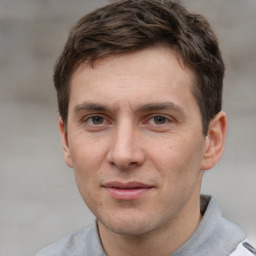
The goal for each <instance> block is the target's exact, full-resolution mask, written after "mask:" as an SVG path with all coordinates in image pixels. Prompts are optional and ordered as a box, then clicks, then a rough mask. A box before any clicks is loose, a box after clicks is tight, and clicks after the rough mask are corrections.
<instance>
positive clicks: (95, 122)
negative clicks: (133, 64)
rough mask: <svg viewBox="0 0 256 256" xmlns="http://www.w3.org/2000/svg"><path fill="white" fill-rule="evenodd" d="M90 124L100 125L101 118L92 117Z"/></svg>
mask: <svg viewBox="0 0 256 256" xmlns="http://www.w3.org/2000/svg"><path fill="white" fill-rule="evenodd" d="M92 122H93V123H94V124H102V122H103V117H101V116H94V117H93V118H92Z"/></svg>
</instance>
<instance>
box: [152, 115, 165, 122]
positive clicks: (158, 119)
mask: <svg viewBox="0 0 256 256" xmlns="http://www.w3.org/2000/svg"><path fill="white" fill-rule="evenodd" d="M154 121H155V123H156V124H165V122H166V119H165V117H163V116H155V117H154Z"/></svg>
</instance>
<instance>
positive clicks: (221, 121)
mask: <svg viewBox="0 0 256 256" xmlns="http://www.w3.org/2000/svg"><path fill="white" fill-rule="evenodd" d="M226 131H227V117H226V114H225V113H224V112H223V111H221V112H219V113H218V114H217V115H216V116H215V117H214V119H212V120H211V122H210V124H209V129H208V134H207V136H206V138H205V140H206V141H205V152H204V158H203V161H202V165H201V169H202V170H208V169H211V168H212V167H213V166H214V165H215V164H216V163H217V162H218V161H219V160H220V159H221V157H222V154H223V151H224V145H225V138H226Z"/></svg>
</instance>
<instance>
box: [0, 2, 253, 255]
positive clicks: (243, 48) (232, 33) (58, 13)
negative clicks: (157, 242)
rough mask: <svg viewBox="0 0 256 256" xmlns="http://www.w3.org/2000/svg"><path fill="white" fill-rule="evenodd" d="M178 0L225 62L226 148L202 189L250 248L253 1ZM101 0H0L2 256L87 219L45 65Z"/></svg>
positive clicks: (28, 251) (38, 244)
mask: <svg viewBox="0 0 256 256" xmlns="http://www.w3.org/2000/svg"><path fill="white" fill-rule="evenodd" d="M181 2H182V3H183V4H184V5H185V6H187V7H188V8H189V9H190V10H192V11H195V12H199V13H201V14H203V15H205V16H206V17H207V18H208V19H209V21H210V23H211V24H212V26H213V28H214V30H215V31H216V33H217V35H218V37H219V41H220V46H221V49H222V52H223V56H224V60H225V63H226V68H227V73H226V77H225V90H224V110H225V111H226V112H227V115H228V121H229V128H228V137H227V144H226V151H225V154H224V157H223V159H222V160H221V162H220V163H219V164H218V165H217V166H216V167H215V168H214V169H212V170H211V171H208V172H207V173H206V175H205V178H204V183H203V189H202V190H203V193H206V194H213V195H214V196H215V197H216V199H217V201H218V202H219V204H220V206H221V208H222V210H223V214H224V216H225V217H226V218H228V219H229V220H231V221H234V222H236V223H237V224H239V225H240V226H241V227H243V228H244V230H245V231H246V233H247V235H248V239H249V241H250V242H251V243H252V244H253V245H254V246H256V167H255V163H254V160H255V158H256V135H255V131H256V50H255V47H256V1H255V0H243V1H242V0H225V1H222V0H184V1H181ZM105 3H106V1H103V0H73V1H70V0H0V163H1V167H0V256H28V255H33V254H34V253H35V252H36V251H38V250H39V249H40V248H42V247H44V246H45V245H47V244H49V243H51V242H53V241H55V240H57V239H59V238H60V237H62V236H64V235H65V234H67V233H70V232H73V231H76V230H77V229H79V228H81V227H84V226H86V225H88V223H90V222H91V220H92V219H93V216H92V214H91V213H90V212H89V211H88V209H87V208H86V206H85V205H84V203H83V201H82V199H81V198H80V195H79V193H78V190H77V188H76V184H75V181H74V177H73V172H72V170H71V169H69V168H68V167H66V166H65V164H64V162H63V158H62V152H61V145H60V139H59V134H58V127H57V104H56V96H55V90H54V88H53V82H52V67H53V65H54V63H55V60H56V58H57V57H58V56H59V54H60V52H61V50H62V48H63V46H64V43H65V41H66V38H67V35H68V32H69V30H70V28H71V27H72V26H73V25H74V24H75V22H76V21H77V20H78V19H79V18H80V17H81V16H83V15H84V14H85V13H87V12H88V11H90V10H92V9H94V8H96V7H99V6H102V5H103V4H105Z"/></svg>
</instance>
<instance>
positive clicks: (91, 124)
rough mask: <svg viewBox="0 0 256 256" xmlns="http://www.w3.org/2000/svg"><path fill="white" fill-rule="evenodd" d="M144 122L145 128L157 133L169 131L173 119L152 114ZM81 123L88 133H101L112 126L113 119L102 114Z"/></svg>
mask: <svg viewBox="0 0 256 256" xmlns="http://www.w3.org/2000/svg"><path fill="white" fill-rule="evenodd" d="M95 119H96V120H95ZM97 119H98V120H97ZM144 120H145V121H143V123H142V125H143V127H145V128H146V127H148V129H152V130H156V131H164V130H166V129H169V128H168V127H169V125H170V124H171V123H173V118H172V117H170V116H166V115H163V114H151V115H148V116H147V117H146V118H145V119H144ZM81 122H82V123H83V124H84V125H85V127H86V129H88V131H101V130H105V129H107V128H108V127H109V126H111V125H112V121H111V119H110V118H108V117H106V116H104V115H101V114H94V115H90V116H86V117H84V118H83V119H82V120H81ZM97 122H98V123H97ZM158 122H160V123H158Z"/></svg>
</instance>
